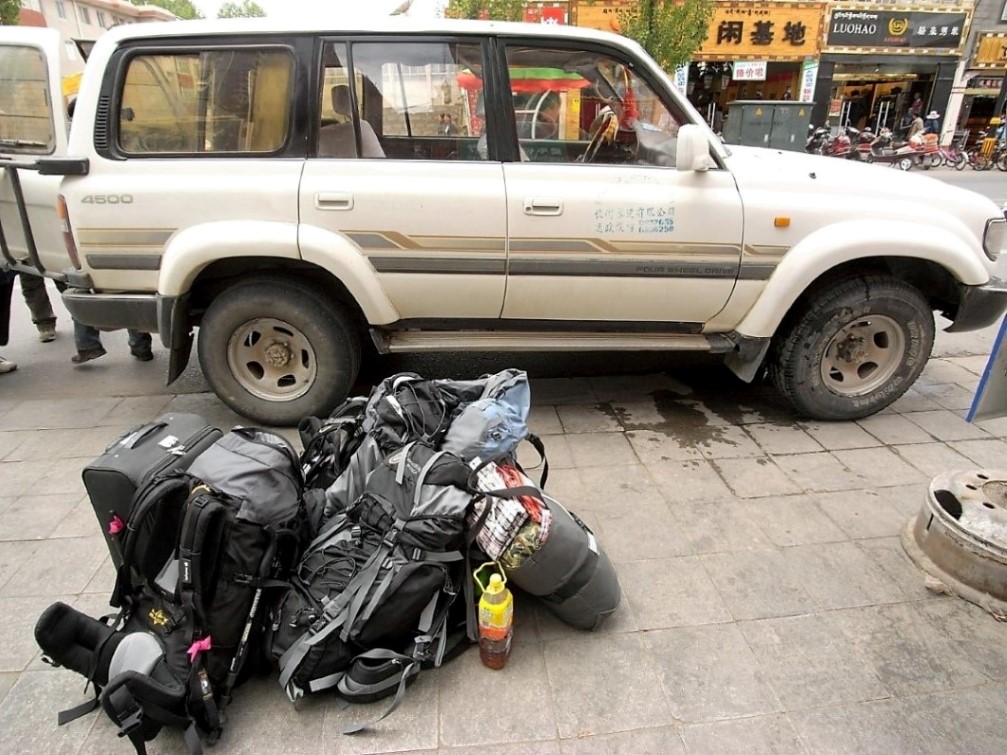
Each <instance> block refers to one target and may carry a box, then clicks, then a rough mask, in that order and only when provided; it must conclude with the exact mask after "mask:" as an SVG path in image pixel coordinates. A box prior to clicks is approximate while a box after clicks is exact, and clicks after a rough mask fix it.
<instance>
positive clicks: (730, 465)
mask: <svg viewBox="0 0 1007 755" xmlns="http://www.w3.org/2000/svg"><path fill="white" fill-rule="evenodd" d="M713 466H714V468H715V469H716V470H717V471H718V472H720V476H721V477H723V478H724V482H726V483H727V486H728V487H729V488H731V490H732V491H733V492H734V494H735V495H736V496H738V497H739V498H764V497H766V496H779V495H792V494H795V493H799V492H801V491H800V489H799V488H798V487H797V486H796V485H794V483H792V482H791V481H790V479H789V478H788V477H787V475H786V474H784V473H783V470H782V469H780V468H779V467H778V466H776V464H774V463H773V461H772V460H771V459H767V458H766V457H765V456H760V457H756V458H754V459H718V460H716V461H714V462H713Z"/></svg>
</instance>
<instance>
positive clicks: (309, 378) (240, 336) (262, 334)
mask: <svg viewBox="0 0 1007 755" xmlns="http://www.w3.org/2000/svg"><path fill="white" fill-rule="evenodd" d="M227 366H228V367H229V368H230V370H231V374H232V375H233V376H234V379H235V380H236V381H237V382H238V384H239V385H240V386H241V387H242V388H244V389H245V390H246V391H248V392H249V393H251V394H252V395H253V396H255V397H256V398H259V399H263V400H265V401H294V400H295V399H298V398H300V397H301V396H303V395H304V394H306V393H307V392H308V391H309V390H311V386H312V385H314V383H315V379H316V378H317V376H318V368H317V360H316V358H315V351H314V349H313V348H312V347H311V343H310V341H309V340H308V338H307V336H305V335H304V333H302V332H301V331H300V330H298V329H297V328H295V327H294V326H292V325H291V324H290V323H288V322H285V321H283V320H279V319H276V318H272V317H261V318H257V319H255V320H249V321H248V322H246V323H245V324H244V325H242V326H240V327H238V328H236V329H235V330H234V333H232V334H231V338H230V340H229V341H228V343H227Z"/></svg>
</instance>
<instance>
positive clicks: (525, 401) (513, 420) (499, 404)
mask: <svg viewBox="0 0 1007 755" xmlns="http://www.w3.org/2000/svg"><path fill="white" fill-rule="evenodd" d="M481 380H484V381H485V387H484V389H483V391H482V395H481V396H480V397H479V398H478V399H476V400H475V401H472V402H470V403H468V404H466V405H465V406H464V407H463V408H462V410H461V411H460V412H459V413H458V415H457V416H456V417H455V418H454V419H453V420H452V421H451V427H450V428H449V429H448V432H447V435H446V436H445V437H444V442H443V444H442V446H441V449H442V450H444V451H449V452H451V453H453V454H455V455H457V456H460V457H461V458H462V459H464V460H465V461H470V460H472V459H482V460H485V459H496V458H499V457H501V456H505V455H507V454H510V453H511V452H513V451H514V449H515V448H516V447H517V445H518V443H520V442H521V441H522V440H523V439H524V438H525V437H526V436H527V435H528V412H529V410H530V409H531V387H530V386H529V385H528V374H527V373H526V372H524V371H523V370H515V369H509V370H504V371H502V372H498V373H496V374H495V375H488V376H486V377H484V378H482V379H481Z"/></svg>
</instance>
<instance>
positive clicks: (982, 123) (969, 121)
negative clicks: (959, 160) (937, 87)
mask: <svg viewBox="0 0 1007 755" xmlns="http://www.w3.org/2000/svg"><path fill="white" fill-rule="evenodd" d="M1005 100H1007V0H978V1H977V2H976V4H975V10H974V11H973V15H972V28H971V31H970V32H969V36H968V41H967V42H966V44H965V48H964V51H963V53H962V58H961V62H960V63H959V66H958V70H957V75H956V77H955V83H954V87H953V88H952V92H951V98H950V100H949V102H948V105H947V113H946V117H945V118H944V120H943V121H942V124H943V128H942V136H943V138H944V139H945V140H950V139H952V138H954V135H955V134H957V135H958V136H959V137H963V136H965V135H966V133H967V134H968V135H969V138H970V141H972V140H974V139H975V137H976V135H977V134H978V133H979V131H980V130H982V129H984V128H986V127H987V126H989V123H990V119H991V118H993V117H994V116H999V117H1000V118H1003V117H1004V104H1005Z"/></svg>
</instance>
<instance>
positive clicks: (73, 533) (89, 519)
mask: <svg viewBox="0 0 1007 755" xmlns="http://www.w3.org/2000/svg"><path fill="white" fill-rule="evenodd" d="M96 527H98V520H97V518H96V517H95V515H94V507H93V506H92V505H91V499H90V498H88V497H87V496H86V495H85V496H84V497H83V498H81V499H80V503H78V504H77V505H76V506H74V507H73V508H72V509H71V510H70V513H69V514H67V515H66V516H65V517H63V520H62V521H61V522H60V523H59V524H58V525H57V526H56V529H54V530H53V531H52V533H51V534H50V535H49V537H54V538H60V537H91V536H93V535H94V533H95V532H96V531H98V530H96Z"/></svg>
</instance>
